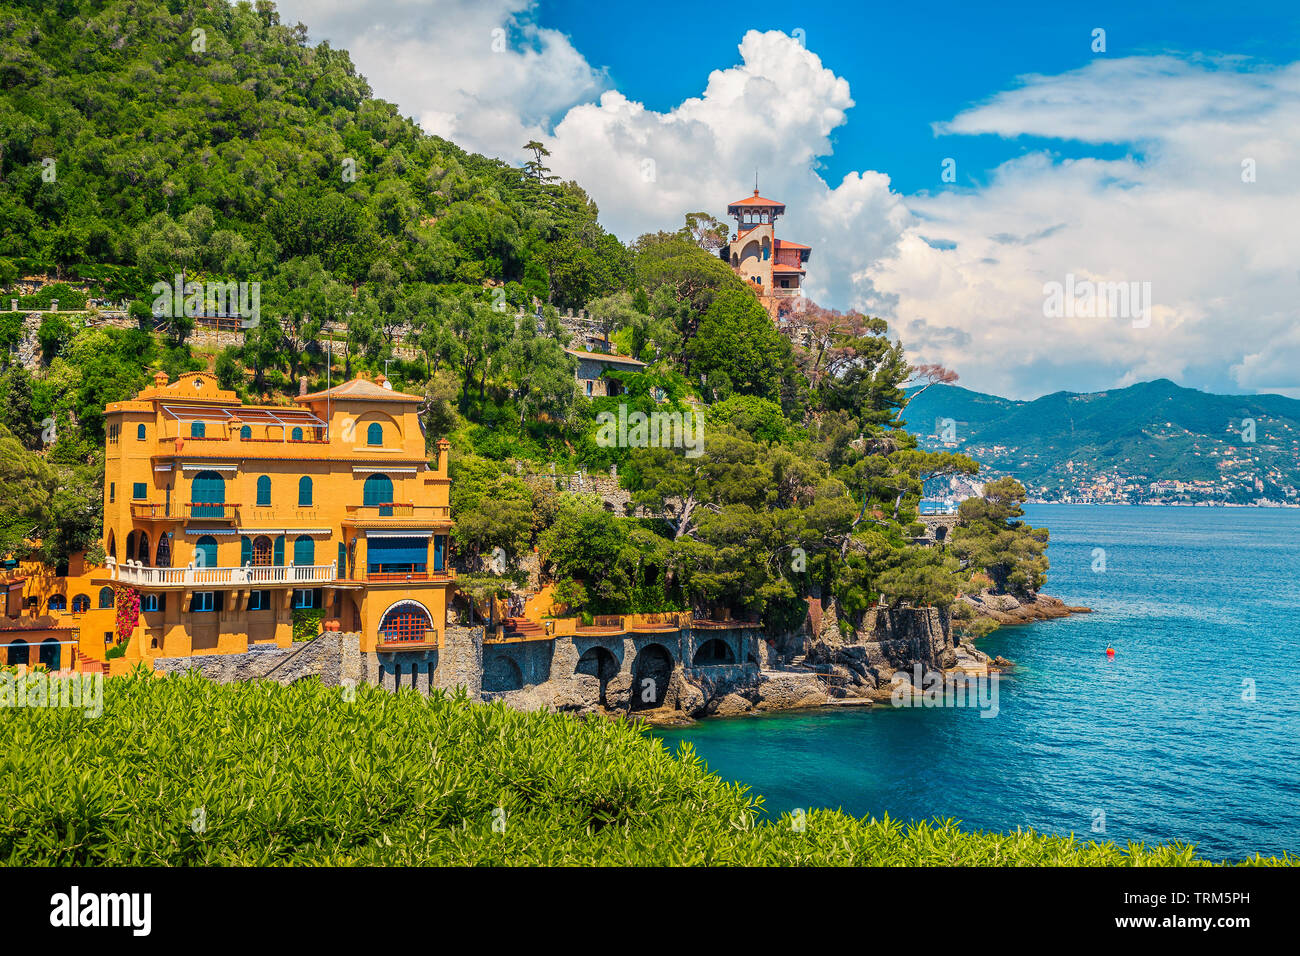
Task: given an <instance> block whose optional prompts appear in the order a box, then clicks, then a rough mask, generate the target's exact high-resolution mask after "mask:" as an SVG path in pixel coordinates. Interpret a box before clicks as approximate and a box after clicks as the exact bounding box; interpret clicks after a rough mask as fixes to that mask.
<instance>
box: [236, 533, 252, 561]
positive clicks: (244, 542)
mask: <svg viewBox="0 0 1300 956" xmlns="http://www.w3.org/2000/svg"><path fill="white" fill-rule="evenodd" d="M252 563H253V542H252V541H250V540H249V538H248V536H247V535H240V537H239V566H240V567H241V568H242V567H243V566H244V565H246V564H252Z"/></svg>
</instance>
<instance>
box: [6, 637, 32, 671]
mask: <svg viewBox="0 0 1300 956" xmlns="http://www.w3.org/2000/svg"><path fill="white" fill-rule="evenodd" d="M29 647H30V645H29V644H28V643H27V642H26V641H12V642H10V644H9V647H8V648H7V649H6V653H5V663H6V664H8V665H9V666H10V667H14V666H16V665H18V664H26V663H27V651H28V648H29Z"/></svg>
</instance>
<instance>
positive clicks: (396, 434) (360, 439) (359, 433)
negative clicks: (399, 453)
mask: <svg viewBox="0 0 1300 956" xmlns="http://www.w3.org/2000/svg"><path fill="white" fill-rule="evenodd" d="M372 425H378V426H379V436H378V437H379V438H380V440H381V442H382V444H384V445H387V446H389V447H394V446H400V445H401V443H402V426H401V424H400V423H399V422H398V420H397V419H396V418H394V417H393V416H392V415H389V414H388V413H387V412H381V411H369V412H366V413H364V414H362V415H358V416H357V420H356V424H355V425H354V426H353V432H352V434H353V436H354V438H353V441H354V442H355V444H356V445H357V446H358V447H361V448H365V447H367V446H373V444H374V443H373V442H372V441H371V438H372V437H373V433H372V431H371V426H372ZM390 439H391V441H390Z"/></svg>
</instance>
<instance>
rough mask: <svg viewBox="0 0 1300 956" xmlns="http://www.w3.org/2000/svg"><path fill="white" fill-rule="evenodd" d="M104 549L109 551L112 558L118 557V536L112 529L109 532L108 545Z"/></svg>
mask: <svg viewBox="0 0 1300 956" xmlns="http://www.w3.org/2000/svg"><path fill="white" fill-rule="evenodd" d="M104 550H105V551H106V552H108V556H109V557H110V558H113V559H114V560H116V559H117V538H115V537H114V536H113V532H112V530H111V529H110V530H109V532H108V547H106V548H105V549H104Z"/></svg>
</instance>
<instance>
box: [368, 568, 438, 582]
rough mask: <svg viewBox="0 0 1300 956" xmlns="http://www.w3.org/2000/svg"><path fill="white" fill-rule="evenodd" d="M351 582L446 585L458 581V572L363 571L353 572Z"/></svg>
mask: <svg viewBox="0 0 1300 956" xmlns="http://www.w3.org/2000/svg"><path fill="white" fill-rule="evenodd" d="M347 580H349V581H359V582H364V583H366V584H394V583H402V584H405V583H407V582H412V581H428V582H432V583H433V584H445V583H448V582H451V581H455V580H456V572H455V571H453V570H452V569H450V568H448V569H447V570H445V571H362V570H360V569H358V570H355V571H353V572H352V576H351V577H350V578H348V579H347Z"/></svg>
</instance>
